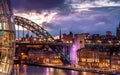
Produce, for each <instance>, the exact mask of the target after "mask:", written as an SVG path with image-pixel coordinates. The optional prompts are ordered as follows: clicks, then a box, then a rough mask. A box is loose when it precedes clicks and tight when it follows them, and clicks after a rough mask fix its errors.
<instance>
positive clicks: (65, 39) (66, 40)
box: [62, 32, 73, 43]
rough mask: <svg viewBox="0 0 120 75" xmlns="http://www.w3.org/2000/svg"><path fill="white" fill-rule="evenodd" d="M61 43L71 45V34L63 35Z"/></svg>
mask: <svg viewBox="0 0 120 75" xmlns="http://www.w3.org/2000/svg"><path fill="white" fill-rule="evenodd" d="M62 39H63V42H64V43H73V33H72V32H70V33H69V34H68V35H67V34H63V38H62Z"/></svg>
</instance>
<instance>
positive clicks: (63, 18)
mask: <svg viewBox="0 0 120 75" xmlns="http://www.w3.org/2000/svg"><path fill="white" fill-rule="evenodd" d="M11 1H12V7H13V13H14V14H15V15H18V16H22V17H25V18H28V19H30V20H32V21H34V22H36V23H38V24H39V25H42V26H43V27H44V28H45V29H46V30H48V32H49V33H50V34H52V35H53V36H56V35H58V34H59V31H60V29H61V30H62V33H68V32H70V31H72V32H73V33H91V34H96V33H98V34H105V31H108V30H110V31H112V32H113V34H115V32H116V27H117V26H118V24H119V22H120V0H11Z"/></svg>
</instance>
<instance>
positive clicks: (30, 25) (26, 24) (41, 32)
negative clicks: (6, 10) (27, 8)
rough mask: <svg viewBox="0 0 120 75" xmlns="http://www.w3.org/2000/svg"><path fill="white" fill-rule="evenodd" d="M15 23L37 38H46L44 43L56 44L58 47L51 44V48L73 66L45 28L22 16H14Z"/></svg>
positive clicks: (65, 62) (64, 61)
mask: <svg viewBox="0 0 120 75" xmlns="http://www.w3.org/2000/svg"><path fill="white" fill-rule="evenodd" d="M14 22H15V25H18V26H22V27H23V28H26V29H27V30H30V31H31V32H33V33H34V34H36V36H38V37H40V38H44V39H45V40H44V41H48V42H49V41H50V42H53V43H54V44H56V46H54V45H52V44H49V46H50V47H51V48H52V49H53V51H54V52H55V53H56V54H57V55H59V56H60V59H61V61H62V62H63V63H64V64H71V63H70V60H69V57H67V56H65V55H64V54H63V52H62V49H63V46H62V45H59V43H58V42H56V41H55V40H54V38H53V37H52V36H51V35H50V34H49V33H48V32H47V31H46V30H45V29H44V28H42V27H41V26H39V25H38V24H36V23H35V22H33V21H31V20H29V19H26V18H23V17H20V16H14ZM16 44H17V43H16Z"/></svg>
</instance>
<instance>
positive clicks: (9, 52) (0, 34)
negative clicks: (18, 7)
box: [0, 0, 15, 75]
mask: <svg viewBox="0 0 120 75" xmlns="http://www.w3.org/2000/svg"><path fill="white" fill-rule="evenodd" d="M13 21H14V20H13V14H12V9H11V4H10V0H0V75H2V74H1V73H5V74H10V73H11V71H12V66H13V56H14V54H13V53H14V32H15V28H14V27H15V26H14V23H13Z"/></svg>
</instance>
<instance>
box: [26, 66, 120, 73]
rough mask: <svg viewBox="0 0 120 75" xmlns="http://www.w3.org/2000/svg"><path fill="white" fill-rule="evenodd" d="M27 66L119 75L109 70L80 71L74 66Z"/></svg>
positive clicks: (81, 70)
mask: <svg viewBox="0 0 120 75" xmlns="http://www.w3.org/2000/svg"><path fill="white" fill-rule="evenodd" d="M28 65H31V66H42V67H52V68H58V69H65V70H74V71H80V72H92V73H99V74H109V75H120V72H115V71H110V70H98V69H83V68H82V69H81V68H79V67H74V66H63V65H51V64H28Z"/></svg>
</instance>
